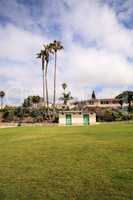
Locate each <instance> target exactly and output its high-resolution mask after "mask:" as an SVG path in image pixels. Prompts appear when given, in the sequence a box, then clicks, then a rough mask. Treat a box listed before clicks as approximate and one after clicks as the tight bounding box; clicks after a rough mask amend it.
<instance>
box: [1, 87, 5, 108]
mask: <svg viewBox="0 0 133 200" xmlns="http://www.w3.org/2000/svg"><path fill="white" fill-rule="evenodd" d="M4 96H5V92H4V91H0V98H1V109H2V108H3V98H4Z"/></svg>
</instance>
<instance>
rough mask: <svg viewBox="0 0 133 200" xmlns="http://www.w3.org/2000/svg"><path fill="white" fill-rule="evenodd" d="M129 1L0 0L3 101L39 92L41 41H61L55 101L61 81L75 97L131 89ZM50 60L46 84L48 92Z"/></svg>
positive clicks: (132, 15)
mask: <svg viewBox="0 0 133 200" xmlns="http://www.w3.org/2000/svg"><path fill="white" fill-rule="evenodd" d="M132 19H133V0H124V1H123V0H82V1H81V0H28V1H27V0H6V1H5V0H0V90H4V91H5V92H6V100H5V102H6V103H7V104H17V105H19V104H20V103H21V102H22V101H23V99H24V98H25V97H27V96H28V95H42V71H41V62H40V60H39V59H36V53H38V52H39V51H40V49H42V46H43V44H47V43H49V42H51V41H53V40H59V41H61V43H62V45H63V46H64V50H62V51H60V52H58V57H57V99H58V98H59V96H60V95H61V93H62V88H61V84H62V83H64V82H66V83H67V84H68V90H70V91H71V93H72V96H73V97H74V98H75V99H79V100H83V99H87V98H90V97H91V93H92V90H95V92H96V96H97V98H113V97H115V96H116V95H118V94H119V93H120V92H122V91H123V90H133V21H132ZM53 69H54V59H53V57H52V56H51V59H50V64H49V71H48V85H49V95H50V98H51V99H52V95H53Z"/></svg>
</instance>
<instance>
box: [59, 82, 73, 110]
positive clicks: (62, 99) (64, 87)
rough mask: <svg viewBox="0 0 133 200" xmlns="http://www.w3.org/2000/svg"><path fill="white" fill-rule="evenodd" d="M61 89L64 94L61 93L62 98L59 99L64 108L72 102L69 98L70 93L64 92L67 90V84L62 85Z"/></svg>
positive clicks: (70, 97)
mask: <svg viewBox="0 0 133 200" xmlns="http://www.w3.org/2000/svg"><path fill="white" fill-rule="evenodd" d="M62 88H63V90H64V92H63V94H62V96H61V97H60V98H59V99H60V100H61V101H63V104H64V106H66V105H67V103H68V101H69V100H72V99H73V97H72V96H71V92H66V91H65V90H66V88H67V84H66V83H63V84H62Z"/></svg>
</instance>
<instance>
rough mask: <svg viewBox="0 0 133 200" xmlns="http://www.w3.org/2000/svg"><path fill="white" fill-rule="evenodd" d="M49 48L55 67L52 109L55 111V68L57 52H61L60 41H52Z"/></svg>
mask: <svg viewBox="0 0 133 200" xmlns="http://www.w3.org/2000/svg"><path fill="white" fill-rule="evenodd" d="M50 48H51V49H52V50H53V52H54V56H55V66H54V95H53V108H54V109H55V101H56V68H57V65H56V64H57V51H59V50H62V49H63V46H62V45H61V42H60V41H56V40H54V42H53V43H50Z"/></svg>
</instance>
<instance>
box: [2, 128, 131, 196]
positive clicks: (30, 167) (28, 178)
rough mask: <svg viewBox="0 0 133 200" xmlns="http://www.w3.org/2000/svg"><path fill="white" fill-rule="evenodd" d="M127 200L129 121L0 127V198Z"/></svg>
mask: <svg viewBox="0 0 133 200" xmlns="http://www.w3.org/2000/svg"><path fill="white" fill-rule="evenodd" d="M132 199H133V125H132V124H111V125H109V124H104V125H96V126H90V127H87V126H86V127H18V128H8V129H0V200H132Z"/></svg>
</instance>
